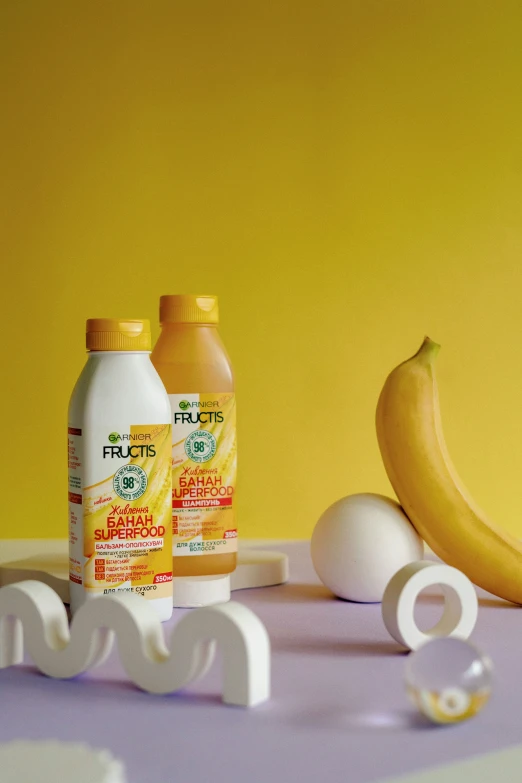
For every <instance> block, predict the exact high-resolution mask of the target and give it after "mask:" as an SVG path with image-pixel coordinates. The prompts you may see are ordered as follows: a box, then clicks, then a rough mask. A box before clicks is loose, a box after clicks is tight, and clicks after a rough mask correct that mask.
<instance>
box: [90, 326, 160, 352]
mask: <svg viewBox="0 0 522 783" xmlns="http://www.w3.org/2000/svg"><path fill="white" fill-rule="evenodd" d="M87 350H88V351H150V350H151V336H150V323H149V321H148V319H146V318H140V319H138V318H136V319H135V318H89V320H88V321H87Z"/></svg>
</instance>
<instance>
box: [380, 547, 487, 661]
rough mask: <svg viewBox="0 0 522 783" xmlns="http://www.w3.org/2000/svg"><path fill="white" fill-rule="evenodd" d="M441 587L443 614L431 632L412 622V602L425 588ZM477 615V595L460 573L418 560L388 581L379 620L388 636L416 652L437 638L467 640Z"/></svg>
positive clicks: (450, 568)
mask: <svg viewBox="0 0 522 783" xmlns="http://www.w3.org/2000/svg"><path fill="white" fill-rule="evenodd" d="M434 585H440V587H441V589H442V593H443V596H444V613H443V615H442V617H441V619H440V620H439V622H438V623H437V625H435V627H434V628H432V629H431V631H427V632H423V631H421V630H420V629H419V627H418V625H417V623H416V622H415V615H414V610H415V602H416V600H417V598H418V596H419V593H421V592H422V590H424V589H425V588H426V587H433V586H434ZM477 615H478V599H477V593H476V592H475V588H474V587H473V585H472V583H471V582H470V580H469V579H468V577H467V576H465V575H464V574H463V573H462V572H461V571H458V570H457V569H456V568H452V567H451V566H448V565H443V564H440V563H432V562H430V561H428V560H419V561H418V562H416V563H409V564H408V565H407V566H404V568H401V570H400V571H398V572H397V573H396V574H395V575H394V576H393V577H392V578H391V579H390V581H389V582H388V585H387V587H386V590H385V591H384V596H383V599H382V619H383V620H384V625H385V626H386V629H387V631H388V633H389V634H390V635H391V636H392V637H393V638H394V639H395V640H396V641H397V642H399V643H400V644H402V645H404V647H407V648H409V649H410V650H417V649H418V648H419V647H420V646H421V645H423V644H424V643H425V642H428V641H429V640H430V639H434V638H435V637H438V636H454V637H457V638H459V639H467V638H468V637H469V636H470V634H471V632H472V631H473V629H474V627H475V623H476V622H477Z"/></svg>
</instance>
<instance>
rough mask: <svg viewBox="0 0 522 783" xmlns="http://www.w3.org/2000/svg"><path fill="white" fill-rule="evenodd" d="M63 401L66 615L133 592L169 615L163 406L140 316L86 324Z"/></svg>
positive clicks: (167, 415)
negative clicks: (76, 369)
mask: <svg viewBox="0 0 522 783" xmlns="http://www.w3.org/2000/svg"><path fill="white" fill-rule="evenodd" d="M87 350H88V351H89V355H88V359H87V363H86V365H85V367H84V369H83V371H82V373H81V375H80V377H79V379H78V381H77V383H76V386H75V388H74V391H73V394H72V397H71V402H70V406H69V421H68V447H69V562H70V574H69V580H70V581H69V583H70V588H71V609H72V611H73V612H74V611H75V610H77V609H78V608H79V607H80V606H81V604H82V603H83V602H84V601H85V600H86V599H87V598H91V597H96V596H100V595H108V594H111V593H115V592H133V593H137V594H138V595H142V596H143V597H144V599H146V600H148V601H149V602H150V604H151V606H153V607H154V608H155V609H156V611H157V612H158V614H159V616H160V618H161V620H168V619H169V617H171V615H172V523H171V515H172V508H171V503H172V500H171V498H172V472H171V450H172V434H171V417H172V414H171V408H170V402H169V398H168V395H167V393H166V391H165V387H164V386H163V383H162V381H161V379H160V377H159V375H158V373H157V372H156V370H155V369H154V367H153V366H152V363H151V361H150V350H151V336H150V326H149V322H148V321H146V320H123V319H110V318H96V319H91V320H89V321H87Z"/></svg>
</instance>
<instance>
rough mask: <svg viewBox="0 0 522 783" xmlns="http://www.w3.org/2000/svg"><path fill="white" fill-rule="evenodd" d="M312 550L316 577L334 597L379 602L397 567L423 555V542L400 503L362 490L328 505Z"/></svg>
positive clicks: (314, 538) (313, 541)
mask: <svg viewBox="0 0 522 783" xmlns="http://www.w3.org/2000/svg"><path fill="white" fill-rule="evenodd" d="M311 551H312V561H313V564H314V568H315V571H316V573H317V576H318V577H319V579H320V580H321V582H322V583H323V584H324V585H326V587H328V588H329V589H330V590H331V591H332V592H333V593H334V594H335V595H336V596H338V597H339V598H345V599H346V600H348V601H360V602H363V603H375V602H379V601H382V597H383V594H384V590H385V588H386V585H387V584H388V582H389V581H390V579H391V578H392V576H393V575H394V574H396V573H397V571H399V569H401V568H402V567H403V566H405V565H407V564H408V563H412V562H414V561H415V560H422V558H423V556H424V545H423V542H422V539H421V538H420V536H419V534H418V533H417V531H416V530H415V528H414V527H413V525H412V524H411V522H410V520H409V519H408V517H407V516H406V514H405V513H404V511H403V510H402V508H401V507H400V506H399V504H398V503H396V502H395V501H394V500H392V499H391V498H387V497H384V495H374V494H372V493H361V494H357V495H348V496H347V497H345V498H341V499H340V500H338V501H337V502H336V503H333V505H331V506H330V507H329V508H327V509H326V511H325V512H324V514H323V515H322V516H321V518H320V519H319V521H318V522H317V525H316V526H315V528H314V532H313V534H312V543H311Z"/></svg>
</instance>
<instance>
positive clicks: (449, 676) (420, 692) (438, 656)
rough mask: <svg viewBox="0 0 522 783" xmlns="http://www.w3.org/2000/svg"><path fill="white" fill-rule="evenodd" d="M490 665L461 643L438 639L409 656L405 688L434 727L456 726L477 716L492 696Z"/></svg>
mask: <svg viewBox="0 0 522 783" xmlns="http://www.w3.org/2000/svg"><path fill="white" fill-rule="evenodd" d="M492 670H493V667H492V664H491V661H490V659H489V658H488V657H487V656H486V655H483V654H482V653H481V652H480V651H479V650H477V648H476V647H474V646H473V645H472V644H470V643H469V642H466V641H464V640H463V639H453V638H450V637H440V638H436V639H432V640H430V641H429V642H426V644H423V646H422V647H420V648H419V649H418V650H416V651H415V652H412V653H410V655H409V656H408V660H407V662H406V688H407V691H408V695H409V697H410V699H411V700H412V702H413V703H414V704H415V706H416V707H417V708H418V709H419V710H420V711H421V712H422V713H423V714H424V715H426V717H427V718H429V719H430V720H432V721H433V722H434V723H458V722H460V721H464V720H468V718H472V717H473V716H474V715H476V714H477V713H478V712H480V710H481V709H482V708H483V707H484V705H485V704H487V702H488V700H489V697H490V695H491V676H492Z"/></svg>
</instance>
